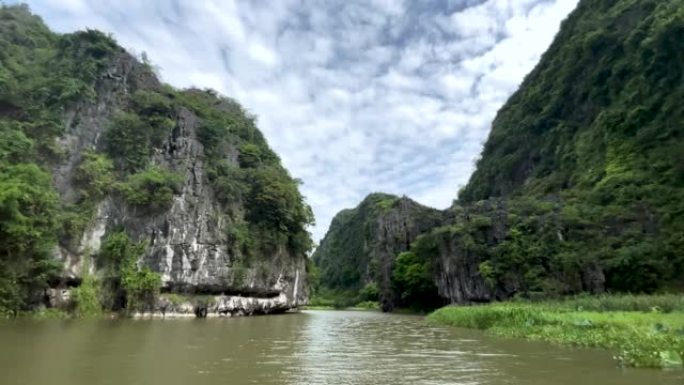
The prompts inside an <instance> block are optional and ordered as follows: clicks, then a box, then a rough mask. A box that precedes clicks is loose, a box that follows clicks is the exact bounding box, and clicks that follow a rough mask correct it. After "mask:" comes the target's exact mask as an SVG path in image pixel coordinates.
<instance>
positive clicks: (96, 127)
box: [54, 53, 308, 314]
mask: <svg viewBox="0 0 684 385" xmlns="http://www.w3.org/2000/svg"><path fill="white" fill-rule="evenodd" d="M159 87H160V83H159V82H158V81H157V79H156V78H155V76H154V74H152V73H151V72H150V71H149V70H148V69H147V68H145V67H144V66H143V65H141V64H140V63H138V62H137V61H136V60H135V59H134V58H133V57H131V56H130V55H129V54H127V53H121V54H119V55H118V56H117V57H116V58H115V59H114V60H113V62H112V64H111V66H110V68H109V69H108V70H107V72H106V74H105V75H103V76H102V77H101V79H100V80H99V81H98V83H97V87H96V90H97V97H96V99H95V100H94V101H84V102H80V103H78V104H77V105H76V106H75V107H74V108H73V109H72V110H70V111H69V112H68V114H67V124H66V126H67V130H66V132H65V134H64V135H63V136H61V137H60V138H59V139H58V143H59V145H60V146H61V148H62V149H63V151H64V152H65V153H67V154H69V155H68V157H66V159H65V160H64V161H63V162H61V163H60V164H58V165H57V166H56V167H55V170H54V175H55V177H54V179H55V185H56V186H57V189H58V191H59V193H60V197H61V199H62V201H63V202H64V203H65V204H69V203H73V202H74V201H75V199H76V197H77V196H78V194H77V192H76V190H77V187H76V186H77V183H76V182H75V175H76V173H77V167H78V165H79V163H80V161H81V159H82V154H83V152H84V151H86V150H101V149H102V148H103V146H104V143H103V137H104V132H105V130H106V128H107V124H108V122H109V120H110V118H111V116H112V114H113V113H114V112H115V111H117V110H118V109H121V108H123V107H124V106H125V105H126V103H127V102H128V96H129V95H131V94H133V93H134V92H135V91H136V90H140V89H143V90H157V89H159ZM200 123H201V119H200V118H199V117H198V116H197V115H195V114H194V113H193V112H191V111H190V110H188V109H187V108H183V107H181V108H179V109H178V110H177V114H176V121H175V127H174V128H173V129H172V131H171V133H170V134H169V135H168V137H167V138H166V139H165V140H164V143H163V144H162V145H161V146H160V148H159V149H158V150H156V151H155V153H154V154H153V156H152V159H151V163H152V164H153V165H158V166H161V167H163V168H165V169H168V170H172V171H174V172H175V173H177V174H179V175H181V176H182V184H181V187H180V192H179V193H178V194H176V195H175V196H174V197H173V202H172V204H171V206H170V207H169V208H168V209H166V210H164V211H163V212H158V211H151V210H148V209H145V208H141V207H138V206H132V205H130V204H127V203H126V202H125V201H124V200H123V199H122V198H121V197H120V196H117V195H115V194H113V195H109V196H107V197H106V198H104V199H103V200H102V201H100V202H99V203H98V204H97V206H96V210H95V216H94V218H92V221H91V222H90V223H89V224H88V225H87V226H86V227H85V231H84V232H83V234H82V235H81V236H80V237H77V238H78V239H77V240H76V241H74V240H73V239H70V240H66V241H63V242H61V244H60V247H59V250H58V251H57V252H56V257H57V258H59V259H60V260H61V261H63V262H64V267H65V268H64V279H65V280H67V281H78V279H79V276H80V274H81V272H82V267H83V259H84V258H86V256H87V255H95V254H97V252H98V251H99V249H100V246H101V244H102V242H103V240H104V239H105V238H106V237H107V235H108V234H109V233H111V232H112V231H114V230H115V229H121V228H123V229H125V231H126V233H127V234H128V235H129V236H130V237H131V238H132V239H134V240H136V241H145V242H146V244H147V246H148V247H147V250H146V252H145V255H144V257H143V258H142V259H141V260H140V261H139V265H140V266H147V267H149V268H150V269H151V270H152V271H155V272H159V273H160V274H161V277H162V284H163V287H162V290H163V291H174V292H187V293H202V294H216V295H218V294H230V295H240V296H239V297H232V296H231V297H221V298H224V299H222V300H221V301H219V302H220V303H224V304H225V306H223V305H222V306H223V307H221V306H219V307H218V308H217V310H216V312H219V313H220V312H222V311H223V310H221V309H224V308H226V309H229V312H231V313H235V312H242V313H244V314H253V313H269V312H276V311H284V310H287V309H289V308H292V307H296V306H297V305H298V304H300V303H304V302H306V300H307V296H308V288H307V282H306V256H305V255H291V253H290V251H289V250H288V249H287V248H286V247H285V245H282V246H281V247H278V248H277V249H276V250H274V252H273V254H272V255H268V256H265V257H264V259H265V260H266V261H267V262H266V263H265V264H261V265H259V266H254V267H248V268H243V267H241V268H240V269H241V271H240V274H239V275H240V276H239V277H237V276H236V274H234V270H235V269H233V263H234V261H235V259H236V255H234V253H231V249H230V247H229V246H228V241H227V237H226V233H227V230H228V229H229V228H230V227H231V226H233V225H234V222H231V221H230V220H229V219H226V218H225V217H224V216H221V215H218V214H217V213H220V212H221V211H222V208H221V204H220V203H219V201H218V200H217V199H216V197H215V192H214V190H213V188H212V186H211V184H210V183H209V180H208V176H207V172H206V164H205V159H206V156H205V149H204V147H203V145H202V143H201V142H200V140H199V139H198V133H197V129H198V126H199V125H200ZM224 156H225V159H226V161H228V162H230V163H232V164H234V165H235V166H236V167H237V165H238V160H237V158H238V152H237V149H235V148H233V149H230V148H229V149H226V151H225V154H224ZM238 209H239V208H238ZM88 266H90V269H91V273H94V274H97V273H98V269H97V263H96V261H94V260H93V261H91V263H89V264H88ZM225 298H240V300H232V299H231V300H229V299H225ZM57 302H58V303H60V302H61V301H57Z"/></svg>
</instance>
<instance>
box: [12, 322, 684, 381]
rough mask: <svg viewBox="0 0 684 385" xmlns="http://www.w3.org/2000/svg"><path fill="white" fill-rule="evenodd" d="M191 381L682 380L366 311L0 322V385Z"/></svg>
mask: <svg viewBox="0 0 684 385" xmlns="http://www.w3.org/2000/svg"><path fill="white" fill-rule="evenodd" d="M189 383H199V384H208V385H213V384H231V385H233V384H235V385H241V384H265V385H269V384H288V385H289V384H293V385H294V384H354V385H356V384H358V385H364V384H412V385H414V384H459V385H465V384H478V385H507V384H529V385H541V384H555V385H578V384H581V385H589V384H606V385H612V384H615V385H617V384H625V385H642V384H659V385H660V384H662V385H670V384H672V385H674V384H679V385H681V384H682V383H684V373H682V372H681V371H679V372H662V371H653V370H628V371H626V370H620V369H617V368H616V367H615V363H614V362H613V361H612V359H611V357H610V355H609V354H608V353H605V352H601V351H593V350H577V349H569V348H561V347H556V346H551V345H547V344H543V343H530V342H524V341H518V340H502V339H496V338H490V337H487V336H484V335H482V334H481V333H479V332H477V331H472V330H460V329H452V328H445V327H439V326H434V325H429V324H428V323H426V322H425V320H424V319H423V318H422V317H417V316H403V315H386V314H380V313H370V312H314V311H312V312H302V313H299V314H287V315H279V316H267V317H253V318H235V319H208V320H195V319H182V320H163V321H161V320H155V321H96V322H86V321H42V322H31V321H27V320H20V321H13V322H4V323H0V385H4V384H8V385H9V384H12V385H15V384H16V385H43V384H50V385H67V384H69V385H101V384H117V385H120V384H131V385H136V384H140V385H157V384H159V385H161V384H163V385H174V384H189Z"/></svg>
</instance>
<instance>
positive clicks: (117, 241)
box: [100, 231, 161, 312]
mask: <svg viewBox="0 0 684 385" xmlns="http://www.w3.org/2000/svg"><path fill="white" fill-rule="evenodd" d="M145 248H146V245H145V243H144V242H137V243H136V242H133V241H131V239H130V238H129V237H128V235H127V234H126V233H125V232H123V231H119V232H114V233H111V234H110V235H109V236H107V238H106V239H105V241H104V242H103V243H102V248H101V251H100V259H101V262H102V263H104V264H105V265H106V268H107V271H108V273H107V277H106V279H107V280H108V281H109V283H110V287H109V290H111V291H115V290H116V289H117V288H118V287H120V288H121V289H123V290H124V292H125V295H126V300H127V306H126V310H127V311H128V312H131V311H136V310H137V311H146V310H149V309H151V308H152V306H153V305H154V302H155V300H156V298H157V297H158V295H159V292H160V289H161V275H160V274H159V273H156V272H153V271H151V270H150V269H149V268H147V267H140V266H139V265H138V260H139V259H140V258H141V257H142V255H143V253H144V252H145Z"/></svg>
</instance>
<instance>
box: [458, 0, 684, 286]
mask: <svg viewBox="0 0 684 385" xmlns="http://www.w3.org/2000/svg"><path fill="white" fill-rule="evenodd" d="M682 25H684V5H683V4H682V3H681V2H679V1H657V0H646V1H633V0H621V1H613V2H606V1H599V0H585V1H581V2H580V4H579V6H578V8H577V10H576V11H575V12H573V13H572V14H571V15H570V17H569V18H568V19H567V20H566V21H565V22H564V23H563V26H562V29H561V31H560V33H559V34H558V36H557V37H556V39H555V41H554V43H553V44H552V46H551V47H550V48H549V50H548V51H547V52H546V53H545V54H544V56H543V58H542V60H541V62H540V63H539V65H538V66H537V67H536V68H535V69H534V71H532V73H530V74H529V75H528V76H527V78H526V79H525V81H524V83H523V84H522V86H521V87H520V89H519V91H518V92H516V93H515V94H514V95H513V96H512V97H511V98H510V100H509V101H508V103H506V105H505V106H504V107H503V108H502V109H501V110H500V111H499V114H498V116H497V117H496V119H495V121H494V123H493V127H492V132H491V134H490V137H489V139H488V141H487V143H486V144H485V148H484V151H483V153H482V158H481V159H480V161H479V162H478V164H477V170H476V172H475V173H474V174H473V176H472V178H471V180H470V182H469V183H468V185H467V186H465V188H463V190H462V191H461V192H460V194H459V199H460V200H459V203H460V204H463V205H466V204H472V203H473V202H475V201H478V200H482V199H489V198H490V197H505V198H507V199H508V200H509V203H508V204H509V205H510V206H516V205H517V206H521V205H527V206H537V208H538V209H539V210H536V211H537V212H533V213H531V216H530V217H523V215H525V210H518V211H520V212H519V213H515V214H516V215H517V216H518V217H516V218H509V230H508V233H507V236H506V240H505V242H503V243H502V244H501V245H499V246H498V250H496V251H494V252H493V253H492V254H493V255H492V256H491V257H487V258H488V259H489V262H488V264H487V265H484V267H485V268H487V269H489V271H490V272H491V273H492V274H490V279H492V280H493V281H495V282H497V283H500V282H502V281H503V280H505V279H504V278H503V277H502V275H503V274H504V272H509V271H511V270H515V271H518V272H519V273H520V275H531V277H529V278H530V279H529V280H527V281H528V284H527V285H528V286H530V289H534V290H548V289H549V288H554V289H556V290H557V291H561V292H562V291H568V290H566V289H568V288H567V286H568V285H569V284H570V285H572V282H577V281H578V280H577V279H572V278H570V279H559V277H560V276H566V277H567V276H568V275H573V274H574V275H577V274H576V271H577V268H576V267H574V266H581V265H584V264H587V263H588V264H592V265H598V266H600V269H601V270H602V271H603V272H604V273H605V279H606V282H605V286H606V288H607V289H609V290H616V291H631V292H653V291H655V290H659V289H668V288H670V289H681V279H682V276H683V274H684V260H683V256H684V254H683V253H682V250H684V238H682V234H684V219H683V218H684V215H683V214H684V167H683V166H684V163H683V160H684V158H682V154H683V153H682V150H681V149H682V147H683V146H684V142H683V140H684V107H683V106H682V104H681V103H680V101H681V100H682V99H683V98H684V83H683V82H682V81H681V79H682V77H683V76H684V69H682V66H680V65H679V63H681V62H682V61H683V60H684V38H683V36H684V29H683V27H682ZM535 201H536V202H535ZM544 206H547V207H544ZM548 206H551V207H548ZM554 231H555V232H557V234H561V235H562V238H563V240H558V239H557V238H558V237H559V236H558V235H557V234H556V235H555V238H556V240H555V241H554V240H552V239H551V238H553V237H554V236H553V234H552V233H553V232H554ZM549 241H551V242H549ZM568 270H570V271H568ZM573 271H575V272H573ZM564 281H565V282H564ZM569 291H571V292H572V291H575V289H572V290H569Z"/></svg>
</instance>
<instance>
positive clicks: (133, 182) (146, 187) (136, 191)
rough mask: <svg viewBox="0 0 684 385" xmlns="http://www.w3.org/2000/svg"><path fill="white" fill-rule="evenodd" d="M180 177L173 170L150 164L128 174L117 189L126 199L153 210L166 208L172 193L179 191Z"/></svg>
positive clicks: (133, 203) (171, 198) (170, 200)
mask: <svg viewBox="0 0 684 385" xmlns="http://www.w3.org/2000/svg"><path fill="white" fill-rule="evenodd" d="M181 182H182V177H181V176H180V175H178V174H176V173H174V172H171V171H168V170H165V169H162V168H160V167H156V166H152V167H149V168H147V169H146V170H144V171H141V172H139V173H136V174H132V175H129V176H128V178H127V179H126V181H125V182H123V183H120V184H119V185H118V190H119V191H120V192H121V193H122V194H123V197H124V198H125V199H126V201H127V202H128V203H130V204H132V205H135V206H139V207H146V208H151V209H153V210H158V209H163V208H168V207H169V205H170V204H171V202H172V200H173V196H174V194H178V193H180V186H181Z"/></svg>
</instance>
